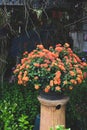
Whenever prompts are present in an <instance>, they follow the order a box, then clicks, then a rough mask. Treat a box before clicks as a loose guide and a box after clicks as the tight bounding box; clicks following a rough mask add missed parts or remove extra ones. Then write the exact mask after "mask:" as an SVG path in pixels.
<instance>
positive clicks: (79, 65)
mask: <svg viewBox="0 0 87 130" xmlns="http://www.w3.org/2000/svg"><path fill="white" fill-rule="evenodd" d="M86 66H87V64H86V63H85V62H82V61H81V60H80V58H79V57H78V56H77V55H76V54H75V53H73V51H72V50H71V48H70V47H69V44H68V43H65V44H64V45H63V46H62V45H61V44H57V45H56V47H55V48H53V47H52V46H51V47H49V49H45V48H44V46H43V45H42V44H40V45H37V47H36V49H35V50H33V51H32V52H30V53H28V52H24V53H23V58H22V59H21V63H20V64H18V65H17V66H16V69H15V70H14V74H16V75H17V78H18V84H20V85H24V86H28V85H31V86H32V87H34V88H35V89H36V90H38V89H39V90H43V91H45V92H49V91H57V92H63V91H66V90H72V89H73V88H74V86H76V85H77V84H81V83H82V82H83V80H84V76H83V70H84V68H85V67H86Z"/></svg>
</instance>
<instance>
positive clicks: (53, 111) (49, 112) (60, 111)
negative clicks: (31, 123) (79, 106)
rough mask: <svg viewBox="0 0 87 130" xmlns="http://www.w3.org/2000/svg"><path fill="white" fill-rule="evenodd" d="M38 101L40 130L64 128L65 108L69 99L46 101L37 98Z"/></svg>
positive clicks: (39, 97)
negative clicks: (60, 126) (59, 126)
mask: <svg viewBox="0 0 87 130" xmlns="http://www.w3.org/2000/svg"><path fill="white" fill-rule="evenodd" d="M38 100H39V101H40V103H41V112H40V130H50V128H51V127H53V128H54V130H55V126H56V125H64V126H65V106H66V103H67V102H68V100H69V97H64V98H62V99H58V100H48V99H45V98H43V97H41V96H38Z"/></svg>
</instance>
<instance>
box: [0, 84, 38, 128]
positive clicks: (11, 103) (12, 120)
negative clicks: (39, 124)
mask: <svg viewBox="0 0 87 130" xmlns="http://www.w3.org/2000/svg"><path fill="white" fill-rule="evenodd" d="M3 88H4V89H3V92H2V93H0V95H1V94H2V97H1V98H0V130H10V129H11V130H21V129H22V130H26V129H29V130H32V126H33V125H34V120H35V117H36V115H37V114H38V113H39V102H38V100H37V92H34V91H33V90H32V89H31V90H27V88H23V87H22V86H20V87H19V86H18V85H17V84H16V83H15V84H9V83H7V82H6V83H4V87H3ZM0 92H1V91H0ZM6 117H7V118H6ZM22 121H24V123H23V124H24V126H22ZM26 123H27V124H26ZM5 127H6V128H5ZM21 127H23V128H21Z"/></svg>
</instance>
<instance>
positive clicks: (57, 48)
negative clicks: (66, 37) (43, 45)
mask: <svg viewBox="0 0 87 130" xmlns="http://www.w3.org/2000/svg"><path fill="white" fill-rule="evenodd" d="M62 50H63V48H62V47H59V46H57V47H56V48H55V51H58V52H59V53H60V52H61V51H62Z"/></svg>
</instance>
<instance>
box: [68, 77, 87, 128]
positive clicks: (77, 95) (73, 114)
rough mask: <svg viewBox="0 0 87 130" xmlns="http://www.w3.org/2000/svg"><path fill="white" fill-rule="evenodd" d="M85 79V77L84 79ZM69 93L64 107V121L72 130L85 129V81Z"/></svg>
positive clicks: (86, 96)
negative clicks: (68, 98)
mask: <svg viewBox="0 0 87 130" xmlns="http://www.w3.org/2000/svg"><path fill="white" fill-rule="evenodd" d="M86 80H87V79H86ZM86 80H85V81H84V83H83V84H82V85H81V86H78V87H77V88H76V89H74V90H73V91H72V93H70V95H69V97H70V100H69V102H68V104H67V108H66V122H67V126H68V127H72V130H75V129H79V130H87V123H86V122H87V81H86Z"/></svg>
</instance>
